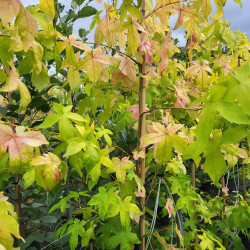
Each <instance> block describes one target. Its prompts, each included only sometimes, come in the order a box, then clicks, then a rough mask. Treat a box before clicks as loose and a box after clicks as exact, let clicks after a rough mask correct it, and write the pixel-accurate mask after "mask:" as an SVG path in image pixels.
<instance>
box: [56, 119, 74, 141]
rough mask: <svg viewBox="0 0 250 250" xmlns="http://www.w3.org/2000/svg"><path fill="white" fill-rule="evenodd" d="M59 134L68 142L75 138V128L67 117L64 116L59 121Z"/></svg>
mask: <svg viewBox="0 0 250 250" xmlns="http://www.w3.org/2000/svg"><path fill="white" fill-rule="evenodd" d="M59 132H60V134H61V136H62V137H63V138H64V139H65V140H66V141H67V140H68V139H70V138H72V137H73V134H74V127H73V125H72V124H71V122H70V121H69V119H68V118H66V117H65V116H62V117H61V119H60V120H59Z"/></svg>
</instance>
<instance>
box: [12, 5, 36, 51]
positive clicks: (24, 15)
mask: <svg viewBox="0 0 250 250" xmlns="http://www.w3.org/2000/svg"><path fill="white" fill-rule="evenodd" d="M15 26H16V27H17V29H18V35H19V36H20V37H21V41H22V43H23V48H24V51H25V52H26V51H28V50H29V48H30V46H31V45H32V44H33V41H34V38H35V35H36V34H37V32H38V26H37V23H36V20H35V18H34V17H33V16H32V15H31V14H30V13H29V11H27V10H26V9H25V8H24V7H23V6H22V5H21V7H20V11H19V14H18V15H17V18H16V21H15Z"/></svg>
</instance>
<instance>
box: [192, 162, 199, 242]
mask: <svg viewBox="0 0 250 250" xmlns="http://www.w3.org/2000/svg"><path fill="white" fill-rule="evenodd" d="M191 166H192V186H193V187H194V189H195V186H196V183H195V162H194V161H193V160H192V163H191ZM193 207H194V209H195V208H196V201H193ZM196 219H197V217H196V213H194V220H196ZM195 244H196V245H198V237H197V233H196V234H195Z"/></svg>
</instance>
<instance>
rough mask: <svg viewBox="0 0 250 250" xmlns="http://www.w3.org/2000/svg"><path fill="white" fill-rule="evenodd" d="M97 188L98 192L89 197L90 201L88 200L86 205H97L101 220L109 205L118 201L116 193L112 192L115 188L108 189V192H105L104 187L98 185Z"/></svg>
mask: <svg viewBox="0 0 250 250" xmlns="http://www.w3.org/2000/svg"><path fill="white" fill-rule="evenodd" d="M98 190H99V193H98V194H96V195H94V196H93V197H92V198H91V199H90V201H89V202H88V205H90V206H98V208H99V210H98V213H99V216H100V218H101V219H102V220H104V219H105V217H106V214H107V212H108V209H109V205H110V204H117V203H118V202H119V198H118V196H117V194H115V193H114V191H115V188H111V189H109V190H108V192H106V189H105V188H104V187H99V189H98ZM114 216H115V215H114Z"/></svg>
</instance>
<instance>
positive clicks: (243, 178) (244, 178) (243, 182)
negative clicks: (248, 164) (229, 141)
mask: <svg viewBox="0 0 250 250" xmlns="http://www.w3.org/2000/svg"><path fill="white" fill-rule="evenodd" d="M240 148H243V143H242V142H241V143H240ZM239 162H240V164H241V171H242V184H243V197H244V200H245V201H246V200H247V186H246V174H245V165H243V164H242V160H241V159H240V160H239Z"/></svg>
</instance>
